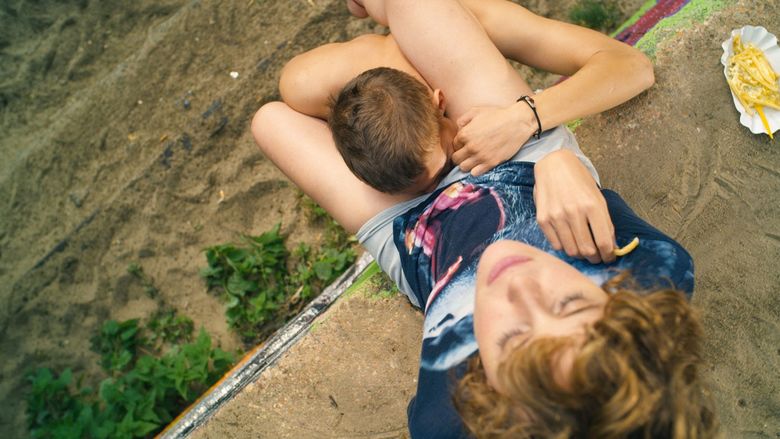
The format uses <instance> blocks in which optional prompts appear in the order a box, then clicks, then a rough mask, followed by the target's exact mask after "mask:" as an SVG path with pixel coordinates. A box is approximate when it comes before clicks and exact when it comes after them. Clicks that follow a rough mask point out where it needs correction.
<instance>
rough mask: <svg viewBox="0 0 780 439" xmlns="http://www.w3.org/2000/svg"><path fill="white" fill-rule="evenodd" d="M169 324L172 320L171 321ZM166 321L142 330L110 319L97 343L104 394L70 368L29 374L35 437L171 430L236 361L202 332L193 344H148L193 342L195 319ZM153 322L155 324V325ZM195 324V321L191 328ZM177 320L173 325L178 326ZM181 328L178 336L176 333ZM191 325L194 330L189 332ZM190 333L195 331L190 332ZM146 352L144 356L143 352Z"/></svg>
mask: <svg viewBox="0 0 780 439" xmlns="http://www.w3.org/2000/svg"><path fill="white" fill-rule="evenodd" d="M166 319H167V320H166ZM162 320H165V321H166V323H165V324H162V325H161V324H160V323H159V322H160V319H158V323H157V326H154V327H151V328H150V327H149V325H147V326H146V327H145V328H141V327H139V325H138V320H137V319H134V320H127V321H124V322H117V321H114V320H109V321H107V322H105V323H104V324H103V326H102V328H101V331H100V333H99V335H98V336H96V337H95V338H94V339H93V341H92V344H93V349H95V350H96V351H97V352H98V353H100V354H101V361H100V364H101V366H102V367H103V369H104V371H105V373H106V374H107V375H109V377H108V378H106V379H104V380H103V381H101V382H100V385H99V386H98V388H97V389H93V388H91V387H85V386H82V385H81V382H80V380H79V382H75V383H74V382H73V374H72V372H71V370H70V369H65V370H64V371H63V372H62V373H60V374H55V373H54V372H52V371H51V370H50V369H47V368H39V369H37V370H36V371H34V372H33V373H31V374H29V375H28V377H27V379H28V381H29V383H30V391H29V393H28V394H27V397H26V400H27V422H28V427H29V431H30V435H31V436H32V437H33V438H134V437H146V436H149V435H151V434H153V433H155V432H157V431H159V430H160V429H161V428H162V427H164V426H165V425H167V424H168V423H169V422H171V421H172V420H173V418H174V417H175V416H176V415H177V414H178V413H179V412H180V411H181V410H182V409H184V408H185V407H187V405H189V404H190V403H192V402H193V401H194V400H195V399H196V398H197V397H198V396H199V395H200V394H201V393H203V392H204V391H205V390H206V389H208V387H209V386H211V385H212V384H213V383H215V382H216V381H217V380H218V379H219V378H220V377H221V376H222V375H224V373H225V372H226V371H227V370H228V369H229V368H230V366H231V365H232V364H233V362H234V361H235V360H234V358H233V355H232V354H230V353H228V352H225V351H222V350H221V349H219V348H216V347H212V345H211V338H210V337H209V335H208V334H207V333H206V332H205V331H204V330H203V329H201V330H200V332H199V334H198V336H197V338H196V339H195V340H194V341H192V342H189V343H183V344H171V345H166V346H165V347H166V348H167V349H166V352H165V353H164V354H163V353H162V351H163V345H162V344H160V343H154V344H149V340H166V339H167V340H172V339H174V338H186V337H187V336H188V335H186V334H190V335H191V332H192V329H191V321H189V319H187V318H186V317H185V318H179V317H177V316H176V315H175V313H170V314H166V317H164V318H163V319H162ZM153 321H154V320H153ZM184 322H190V324H187V323H184ZM172 323H173V324H172ZM172 327H176V328H179V329H178V330H177V331H174V332H178V335H177V336H176V337H172V336H171V335H170V334H171V332H170V328H172ZM187 328H189V329H187ZM188 331H189V332H188ZM141 352H145V353H143V354H141Z"/></svg>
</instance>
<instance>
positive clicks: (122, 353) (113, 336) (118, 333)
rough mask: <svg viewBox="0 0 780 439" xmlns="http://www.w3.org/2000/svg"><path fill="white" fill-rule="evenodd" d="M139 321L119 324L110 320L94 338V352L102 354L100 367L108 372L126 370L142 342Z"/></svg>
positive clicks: (133, 320) (134, 320)
mask: <svg viewBox="0 0 780 439" xmlns="http://www.w3.org/2000/svg"><path fill="white" fill-rule="evenodd" d="M138 329H139V328H138V319H132V320H126V321H124V322H121V323H120V322H117V321H116V320H109V321H107V322H105V323H104V324H103V327H102V328H101V329H100V333H98V334H97V335H95V336H94V337H92V340H91V342H92V350H93V351H95V352H97V353H98V354H100V366H102V367H103V369H105V370H106V371H111V372H114V371H121V370H124V369H125V368H126V367H127V366H128V365H129V364H130V362H131V360H132V359H133V357H135V353H136V349H137V348H138V345H139V344H140V342H141V340H139V337H138Z"/></svg>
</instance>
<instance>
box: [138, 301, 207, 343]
mask: <svg viewBox="0 0 780 439" xmlns="http://www.w3.org/2000/svg"><path fill="white" fill-rule="evenodd" d="M146 328H147V329H148V330H149V335H148V337H147V340H146V342H147V343H148V344H150V345H152V346H154V347H156V348H159V347H160V346H162V344H163V343H170V344H174V343H182V342H188V341H192V331H193V330H194V328H195V325H194V324H193V323H192V319H190V318H189V317H187V316H180V315H178V314H176V310H174V309H162V310H159V311H157V312H156V313H154V314H153V315H152V317H151V319H149V322H148V323H147V324H146Z"/></svg>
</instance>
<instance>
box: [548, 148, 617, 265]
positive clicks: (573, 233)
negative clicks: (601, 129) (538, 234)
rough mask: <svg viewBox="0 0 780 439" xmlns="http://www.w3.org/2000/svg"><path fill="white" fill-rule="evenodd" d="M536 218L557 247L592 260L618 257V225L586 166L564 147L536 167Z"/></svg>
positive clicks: (594, 261)
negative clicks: (616, 229)
mask: <svg viewBox="0 0 780 439" xmlns="http://www.w3.org/2000/svg"><path fill="white" fill-rule="evenodd" d="M534 176H535V177H536V185H535V186H534V201H535V202H536V218H537V221H538V222H539V225H540V226H541V228H542V231H543V232H544V234H545V236H547V239H548V240H549V241H550V243H551V244H552V246H553V248H555V249H556V250H561V249H563V250H564V251H565V252H566V254H567V255H569V256H574V257H584V258H585V259H587V260H588V261H589V262H591V263H594V264H595V263H598V262H602V261H603V262H612V261H613V260H615V256H614V254H613V251H614V249H615V228H614V226H613V225H612V220H611V219H610V217H609V211H608V210H607V202H606V201H605V200H604V196H603V195H601V191H599V188H598V186H597V185H596V182H595V181H594V180H593V177H592V176H591V175H590V173H589V172H588V170H587V168H585V166H584V165H583V164H582V163H581V162H580V160H579V159H578V158H577V156H575V155H574V153H573V152H571V151H569V150H566V149H561V150H558V151H555V152H552V153H550V154H548V155H547V156H546V157H544V158H543V159H542V160H540V161H539V162H537V163H536V165H535V166H534Z"/></svg>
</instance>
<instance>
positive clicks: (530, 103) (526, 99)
mask: <svg viewBox="0 0 780 439" xmlns="http://www.w3.org/2000/svg"><path fill="white" fill-rule="evenodd" d="M520 101H523V102H525V103H526V104H528V106H529V107H531V111H533V112H534V117H536V125H537V126H538V127H539V129H537V130H536V132H535V133H534V137H535V138H537V139H538V138H539V136H541V135H542V121H541V120H539V113H537V112H536V102H534V98H532V97H531V96H528V95H524V96H520V97H519V98H517V101H516V102H520Z"/></svg>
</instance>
